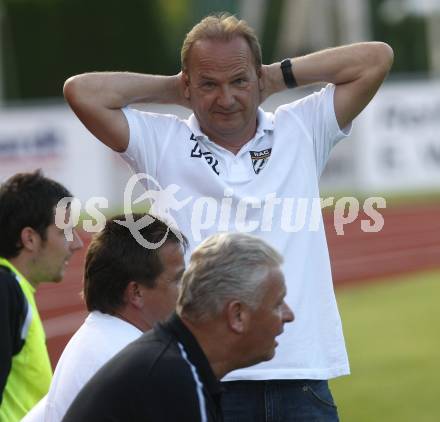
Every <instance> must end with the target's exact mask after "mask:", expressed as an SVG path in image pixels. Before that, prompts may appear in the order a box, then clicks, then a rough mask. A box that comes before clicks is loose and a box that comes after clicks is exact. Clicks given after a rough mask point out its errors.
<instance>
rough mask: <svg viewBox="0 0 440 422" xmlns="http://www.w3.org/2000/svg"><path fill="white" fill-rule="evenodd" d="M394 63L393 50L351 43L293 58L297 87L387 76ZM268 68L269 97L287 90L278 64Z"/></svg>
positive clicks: (386, 47) (374, 45) (380, 45)
mask: <svg viewBox="0 0 440 422" xmlns="http://www.w3.org/2000/svg"><path fill="white" fill-rule="evenodd" d="M392 60H393V52H392V50H391V48H390V47H389V46H388V45H386V44H384V43H381V42H365V43H357V44H351V45H346V46H341V47H336V48H330V49H327V50H322V51H318V52H316V53H312V54H308V55H305V56H301V57H295V58H293V59H291V61H292V71H293V74H294V76H295V79H296V82H297V84H298V86H302V85H308V84H312V83H315V82H330V83H333V84H335V85H339V84H345V83H349V82H353V81H354V80H356V79H359V78H361V77H362V76H363V75H365V74H367V73H369V72H382V73H383V74H384V75H386V73H387V72H388V70H389V68H390V66H391V63H392ZM265 69H266V72H267V76H266V86H267V89H268V91H270V92H269V95H270V94H273V93H276V92H279V91H282V90H284V89H287V87H286V85H285V83H284V79H283V75H282V72H281V68H280V63H279V62H277V63H273V64H271V65H267V66H265Z"/></svg>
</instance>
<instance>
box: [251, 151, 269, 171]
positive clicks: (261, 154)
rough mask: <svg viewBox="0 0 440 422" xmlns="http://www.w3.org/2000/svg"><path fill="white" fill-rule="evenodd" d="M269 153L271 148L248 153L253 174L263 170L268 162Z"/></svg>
mask: <svg viewBox="0 0 440 422" xmlns="http://www.w3.org/2000/svg"><path fill="white" fill-rule="evenodd" d="M271 152H272V148H267V149H263V150H262V151H249V154H251V160H252V167H253V168H254V172H255V174H258V173H260V171H261V170H263V168H264V166H265V165H266V163H267V160H269V157H270V153H271Z"/></svg>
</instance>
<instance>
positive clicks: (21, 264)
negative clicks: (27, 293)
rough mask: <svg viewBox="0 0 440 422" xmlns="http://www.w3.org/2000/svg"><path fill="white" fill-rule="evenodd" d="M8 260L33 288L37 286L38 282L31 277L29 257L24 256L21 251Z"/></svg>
mask: <svg viewBox="0 0 440 422" xmlns="http://www.w3.org/2000/svg"><path fill="white" fill-rule="evenodd" d="M8 261H9V262H10V263H11V264H12V265H13V266H14V267H15V268H16V269H17V270H18V271H19V272H20V274H21V275H22V276H23V277H24V278H25V279H26V280H27V281H28V282H29V283H30V284H31V286H32V287H33V288H34V289H36V288H37V287H38V285H39V282H38V281H36V280H34V278H33V277H32V271H31V268H30V267H31V266H30V261H29V259H27V258H25V257H24V256H23V254H22V253H21V254H19V255H18V256H16V257H14V258H9V259H8Z"/></svg>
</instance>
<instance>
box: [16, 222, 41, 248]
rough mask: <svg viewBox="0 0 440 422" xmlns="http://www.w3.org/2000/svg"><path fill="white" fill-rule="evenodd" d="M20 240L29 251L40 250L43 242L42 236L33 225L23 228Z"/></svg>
mask: <svg viewBox="0 0 440 422" xmlns="http://www.w3.org/2000/svg"><path fill="white" fill-rule="evenodd" d="M20 241H21V244H22V246H23V248H24V249H25V250H26V251H28V252H35V251H38V250H39V249H40V247H41V244H42V243H43V240H42V239H41V236H40V235H39V234H38V233H37V232H36V231H35V230H34V229H33V228H32V227H25V228H24V229H22V231H21V233H20Z"/></svg>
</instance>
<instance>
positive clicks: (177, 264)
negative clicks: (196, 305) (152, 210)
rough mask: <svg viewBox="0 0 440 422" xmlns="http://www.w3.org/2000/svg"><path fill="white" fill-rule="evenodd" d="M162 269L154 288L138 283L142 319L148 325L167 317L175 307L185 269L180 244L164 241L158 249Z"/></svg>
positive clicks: (150, 325)
mask: <svg viewBox="0 0 440 422" xmlns="http://www.w3.org/2000/svg"><path fill="white" fill-rule="evenodd" d="M159 258H160V261H161V263H162V267H163V271H162V273H161V274H160V275H159V276H158V277H157V278H156V284H155V287H154V288H147V287H145V286H142V285H139V288H141V289H142V293H143V298H144V306H143V309H142V319H143V320H144V322H145V323H147V325H148V326H149V327H152V326H153V325H154V324H155V323H156V322H158V321H164V320H165V319H167V318H168V317H169V316H170V315H171V314H172V313H173V311H174V309H175V308H176V301H177V295H178V289H179V285H180V280H181V278H182V274H183V272H184V270H185V261H184V258H183V250H182V246H181V245H180V244H178V243H175V242H165V243H164V245H163V246H162V247H161V248H160V250H159Z"/></svg>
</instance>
